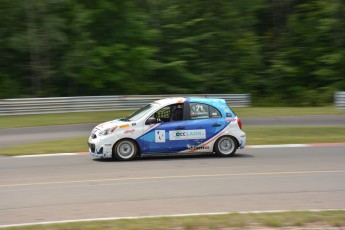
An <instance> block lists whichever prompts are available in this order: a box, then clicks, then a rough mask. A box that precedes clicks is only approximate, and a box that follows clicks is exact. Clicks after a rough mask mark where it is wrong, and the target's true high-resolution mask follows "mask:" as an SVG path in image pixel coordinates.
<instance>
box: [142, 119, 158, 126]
mask: <svg viewBox="0 0 345 230" xmlns="http://www.w3.org/2000/svg"><path fill="white" fill-rule="evenodd" d="M151 124H157V118H154V117H150V118H149V119H147V120H146V122H145V125H151Z"/></svg>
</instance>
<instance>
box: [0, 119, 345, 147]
mask: <svg viewBox="0 0 345 230" xmlns="http://www.w3.org/2000/svg"><path fill="white" fill-rule="evenodd" d="M241 120H242V123H243V125H244V126H289V125H290V126H338V125H345V115H329V116H279V117H278V116H277V117H273V116H272V117H243V118H241ZM96 125H97V124H80V125H58V126H45V127H44V126H43V127H28V128H15V129H0V147H9V146H13V145H18V144H27V143H32V142H38V141H49V140H56V139H66V138H71V137H79V136H88V135H89V134H90V132H91V130H92V129H93V128H94V127H95V126H96Z"/></svg>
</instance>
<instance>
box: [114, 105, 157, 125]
mask: <svg viewBox="0 0 345 230" xmlns="http://www.w3.org/2000/svg"><path fill="white" fill-rule="evenodd" d="M158 105H159V104H157V103H151V104H148V105H145V106H144V107H142V108H140V109H139V110H137V111H135V112H134V113H133V114H131V115H129V116H127V117H125V118H121V119H120V120H122V121H136V120H138V119H140V118H141V117H143V116H144V115H145V114H147V113H150V112H151V111H152V110H154V109H155V108H156V107H157V106H158Z"/></svg>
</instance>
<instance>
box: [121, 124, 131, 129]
mask: <svg viewBox="0 0 345 230" xmlns="http://www.w3.org/2000/svg"><path fill="white" fill-rule="evenodd" d="M127 127H129V124H123V125H120V128H121V129H123V128H127Z"/></svg>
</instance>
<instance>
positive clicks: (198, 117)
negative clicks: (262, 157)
mask: <svg viewBox="0 0 345 230" xmlns="http://www.w3.org/2000/svg"><path fill="white" fill-rule="evenodd" d="M241 129H242V124H241V120H240V119H239V118H238V117H237V116H236V115H235V114H234V112H233V111H232V110H231V109H230V108H229V107H228V105H227V104H226V103H225V100H223V99H211V98H183V97H174V98H166V99H162V100H158V101H155V102H152V103H151V104H148V105H146V106H144V107H142V108H141V109H139V110H138V111H136V112H135V113H133V114H132V115H130V116H128V117H126V118H120V119H116V120H113V121H109V122H105V123H102V124H100V125H97V126H96V127H95V128H94V129H93V130H92V132H91V135H90V138H89V140H88V145H89V151H90V154H91V155H92V156H94V157H97V158H115V159H118V160H131V159H133V158H134V157H136V156H139V155H145V154H150V155H154V154H161V153H163V154H180V153H183V154H188V153H216V154H217V155H218V156H223V157H226V156H232V155H234V154H235V152H236V150H237V149H238V148H241V149H242V148H244V146H245V144H246V134H245V133H244V132H243V131H242V130H241Z"/></svg>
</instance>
